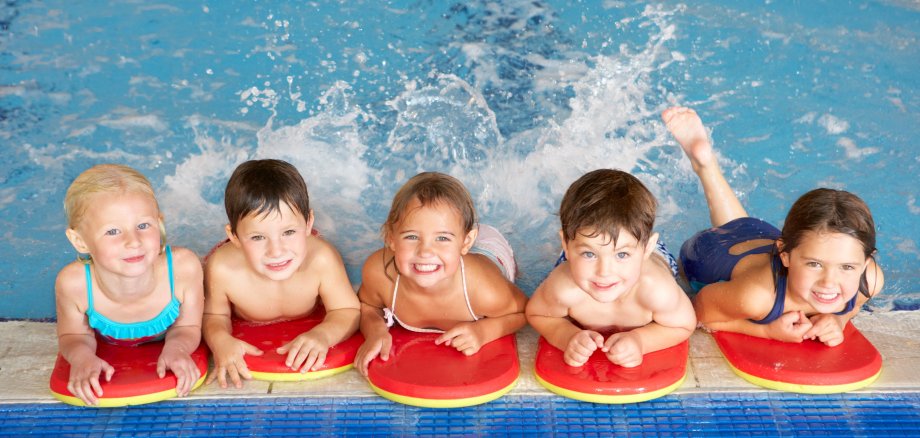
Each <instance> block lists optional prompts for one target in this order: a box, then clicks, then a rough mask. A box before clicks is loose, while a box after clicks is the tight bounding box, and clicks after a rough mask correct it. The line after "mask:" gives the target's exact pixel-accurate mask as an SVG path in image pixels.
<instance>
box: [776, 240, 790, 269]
mask: <svg viewBox="0 0 920 438" xmlns="http://www.w3.org/2000/svg"><path fill="white" fill-rule="evenodd" d="M785 247H786V244H785V243H784V242H783V239H776V252H778V253H779V259H780V261H782V262H783V266H785V267H787V268H788V267H789V252H788V251H783V248H785Z"/></svg>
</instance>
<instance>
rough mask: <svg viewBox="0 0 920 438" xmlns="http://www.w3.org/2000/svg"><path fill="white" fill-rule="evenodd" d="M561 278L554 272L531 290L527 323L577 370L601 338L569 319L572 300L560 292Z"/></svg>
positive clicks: (602, 342) (593, 350)
mask: <svg viewBox="0 0 920 438" xmlns="http://www.w3.org/2000/svg"><path fill="white" fill-rule="evenodd" d="M556 269H557V270H558V269H559V268H558V267H557V268H556ZM560 275H561V273H557V272H556V270H554V272H552V273H550V275H549V277H547V279H546V280H545V281H544V282H543V283H542V284H540V286H539V287H537V290H536V291H534V293H533V296H532V297H531V298H530V300H529V301H528V302H527V311H526V313H527V322H529V323H530V325H531V326H533V328H534V329H535V330H536V331H537V332H538V333H540V335H541V336H543V338H545V339H546V341H547V342H549V344H550V345H552V346H553V347H556V348H558V349H559V350H562V351H563V352H564V353H563V360H565V363H566V364H568V365H569V366H573V367H578V366H582V365H584V364H585V362H587V361H588V359H589V358H590V357H591V355H592V354H594V352H595V351H596V350H597V349H598V348H602V347H603V346H604V337H603V336H602V335H601V334H600V333H598V332H596V331H594V330H583V329H581V328H579V327H578V326H576V325H575V324H573V323H572V321H571V320H569V318H568V314H569V309H570V308H571V305H572V304H574V303H572V302H571V301H572V300H573V297H572V296H570V295H571V294H566V293H565V292H564V291H563V290H561V288H560V285H559V284H558V282H559V281H560V278H558V277H559V276H560Z"/></svg>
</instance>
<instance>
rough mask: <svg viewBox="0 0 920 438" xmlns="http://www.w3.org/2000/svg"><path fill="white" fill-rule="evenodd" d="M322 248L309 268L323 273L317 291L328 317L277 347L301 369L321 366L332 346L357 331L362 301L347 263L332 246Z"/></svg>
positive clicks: (293, 367)
mask: <svg viewBox="0 0 920 438" xmlns="http://www.w3.org/2000/svg"><path fill="white" fill-rule="evenodd" d="M320 242H321V243H323V244H325V242H324V241H320ZM320 248H321V249H319V251H321V253H320V254H317V255H316V256H315V257H314V259H313V261H312V263H313V264H315V266H311V267H310V271H311V272H317V273H320V275H322V278H321V279H320V284H319V291H318V294H319V296H320V298H321V299H322V302H323V306H324V307H325V308H326V317H325V318H323V322H321V323H320V324H319V325H317V326H316V327H314V328H312V329H311V330H310V331H308V332H306V333H301V334H300V335H299V336H297V337H296V338H294V339H293V340H292V341H291V342H288V343H287V344H285V345H283V346H281V347H279V348H278V349H277V352H278V354H287V359H285V362H284V364H285V365H287V366H289V367H291V369H294V370H298V369H299V370H300V372H307V371H310V370H317V369H319V368H321V367H322V366H323V364H324V363H325V362H326V353H327V352H328V351H329V347H332V346H333V345H335V344H338V343H339V342H342V341H344V340H345V339H346V338H348V337H349V336H351V335H352V334H354V333H355V331H356V330H358V321H359V317H360V311H359V307H360V303H359V302H358V297H357V295H355V292H354V289H352V287H351V283H350V282H349V281H348V274H346V273H345V264H344V263H343V262H342V258H341V257H340V256H339V254H338V252H337V251H335V249H334V248H332V246H331V245H328V246H322V247H320Z"/></svg>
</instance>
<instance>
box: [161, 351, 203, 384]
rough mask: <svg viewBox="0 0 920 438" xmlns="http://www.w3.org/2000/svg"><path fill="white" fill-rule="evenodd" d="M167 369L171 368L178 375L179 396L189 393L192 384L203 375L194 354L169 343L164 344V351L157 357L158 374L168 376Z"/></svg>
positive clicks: (162, 376)
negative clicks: (171, 346) (193, 357)
mask: <svg viewBox="0 0 920 438" xmlns="http://www.w3.org/2000/svg"><path fill="white" fill-rule="evenodd" d="M166 370H171V371H172V372H173V374H175V375H176V380H177V382H176V394H177V395H178V396H179V397H185V396H186V395H188V393H189V391H191V390H192V386H194V385H195V382H197V381H198V379H199V378H200V377H201V371H200V370H199V369H198V366H197V365H195V361H194V360H192V356H190V355H189V353H186V352H184V351H181V349H179V348H170V345H169V344H166V345H165V346H163V352H162V353H160V358H159V359H157V376H159V377H160V378H161V379H162V378H164V377H166Z"/></svg>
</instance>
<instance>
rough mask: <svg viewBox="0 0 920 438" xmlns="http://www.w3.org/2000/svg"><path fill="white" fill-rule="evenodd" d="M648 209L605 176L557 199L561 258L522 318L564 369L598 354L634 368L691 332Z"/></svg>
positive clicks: (633, 185) (624, 178)
mask: <svg viewBox="0 0 920 438" xmlns="http://www.w3.org/2000/svg"><path fill="white" fill-rule="evenodd" d="M656 205H657V202H656V201H655V197H654V196H653V195H652V194H651V192H649V191H648V189H646V188H645V186H644V185H642V183H641V182H640V181H639V180H638V179H636V177H634V176H632V175H630V174H628V173H626V172H622V171H619V170H610V169H599V170H595V171H592V172H589V173H587V174H585V175H584V176H582V177H581V178H579V179H578V180H577V181H575V182H574V183H573V184H572V185H571V186H570V187H569V189H568V190H567V191H566V193H565V196H564V197H563V198H562V205H561V206H560V208H559V217H560V220H561V222H562V229H561V230H560V231H559V237H560V238H561V240H562V251H563V254H562V256H561V257H560V259H559V262H557V265H556V267H555V268H554V269H553V271H552V272H550V274H549V276H548V277H547V278H546V280H544V281H543V283H542V284H541V285H540V286H539V287H538V288H537V290H536V291H535V292H534V294H533V297H531V299H530V301H529V303H528V304H527V311H526V314H527V321H528V322H529V323H530V325H532V326H533V327H534V328H535V329H536V330H537V331H538V332H539V333H540V334H541V335H542V336H543V337H544V338H545V339H546V340H547V341H548V342H549V343H550V344H551V345H553V346H554V347H556V348H558V349H560V350H562V351H563V352H564V353H565V355H564V359H565V362H566V363H567V364H568V365H570V366H581V365H584V363H585V362H587V360H588V358H590V357H591V355H592V354H593V353H594V352H595V351H596V350H597V349H601V350H603V351H604V352H605V353H606V356H607V358H608V359H610V361H611V362H613V363H615V364H617V365H620V366H623V367H635V366H638V365H640V364H641V363H642V356H643V355H644V354H647V353H651V352H654V351H658V350H662V349H665V348H668V347H671V346H674V345H676V344H678V343H680V342H683V341H684V340H686V339H687V338H688V337H690V334H691V333H692V332H693V330H694V328H695V327H696V318H695V316H694V312H693V307H692V305H691V304H690V299H689V298H688V297H687V295H686V294H685V293H684V292H683V290H682V289H681V288H680V286H679V285H678V284H677V281H676V280H675V276H676V275H677V264H676V262H675V261H674V258H673V257H672V256H671V255H670V254H668V252H667V250H666V249H665V248H664V245H662V244H660V243H659V242H658V233H654V232H653V231H652V227H653V225H654V222H655V209H656ZM605 334H609V336H607V337H606V339H605V337H604V336H605Z"/></svg>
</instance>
